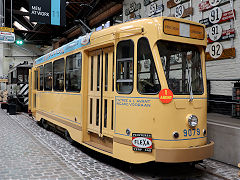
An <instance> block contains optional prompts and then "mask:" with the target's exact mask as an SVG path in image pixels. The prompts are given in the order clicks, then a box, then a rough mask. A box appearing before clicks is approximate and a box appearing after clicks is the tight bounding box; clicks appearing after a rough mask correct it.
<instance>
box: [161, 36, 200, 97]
mask: <svg viewBox="0 0 240 180" xmlns="http://www.w3.org/2000/svg"><path fill="white" fill-rule="evenodd" d="M157 46H158V50H159V53H160V57H161V61H162V65H163V69H164V72H165V76H166V79H167V83H168V87H169V89H171V90H172V92H173V93H174V94H175V95H188V94H193V95H200V94H203V78H202V67H201V58H200V52H199V49H198V48H197V47H196V46H194V45H189V44H182V43H176V42H169V41H162V40H161V41H158V42H157Z"/></svg>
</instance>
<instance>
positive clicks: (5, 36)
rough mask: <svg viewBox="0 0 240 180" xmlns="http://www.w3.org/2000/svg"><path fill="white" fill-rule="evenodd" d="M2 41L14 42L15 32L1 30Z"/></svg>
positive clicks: (0, 39) (0, 37)
mask: <svg viewBox="0 0 240 180" xmlns="http://www.w3.org/2000/svg"><path fill="white" fill-rule="evenodd" d="M0 42H4V43H14V42H15V34H14V33H12V32H1V31H0Z"/></svg>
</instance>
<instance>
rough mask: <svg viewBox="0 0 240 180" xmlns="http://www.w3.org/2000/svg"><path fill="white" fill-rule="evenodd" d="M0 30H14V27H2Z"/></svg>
mask: <svg viewBox="0 0 240 180" xmlns="http://www.w3.org/2000/svg"><path fill="white" fill-rule="evenodd" d="M0 31H3V32H14V28H9V27H0Z"/></svg>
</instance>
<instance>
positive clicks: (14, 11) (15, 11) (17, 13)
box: [6, 9, 29, 16]
mask: <svg viewBox="0 0 240 180" xmlns="http://www.w3.org/2000/svg"><path fill="white" fill-rule="evenodd" d="M6 10H7V12H9V13H11V10H10V9H6ZM13 15H19V16H29V13H28V12H22V11H19V10H15V9H13Z"/></svg>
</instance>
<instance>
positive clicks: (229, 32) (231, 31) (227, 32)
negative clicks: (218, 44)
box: [208, 25, 235, 43]
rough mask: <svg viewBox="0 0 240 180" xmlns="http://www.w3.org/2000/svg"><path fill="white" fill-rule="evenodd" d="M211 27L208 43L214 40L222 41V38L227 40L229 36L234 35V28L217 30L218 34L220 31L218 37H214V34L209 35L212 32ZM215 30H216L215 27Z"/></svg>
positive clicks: (232, 36)
mask: <svg viewBox="0 0 240 180" xmlns="http://www.w3.org/2000/svg"><path fill="white" fill-rule="evenodd" d="M214 26H216V25H214ZM214 26H212V27H214ZM212 27H211V29H212ZM211 29H210V32H209V37H208V43H213V42H215V41H224V40H228V39H230V38H234V37H235V29H228V30H222V31H221V30H219V34H220V32H222V33H221V36H220V38H219V39H218V36H217V37H216V36H214V35H211V33H213V30H211ZM215 31H217V29H216V30H215ZM211 36H212V37H211ZM215 37H216V38H215Z"/></svg>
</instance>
